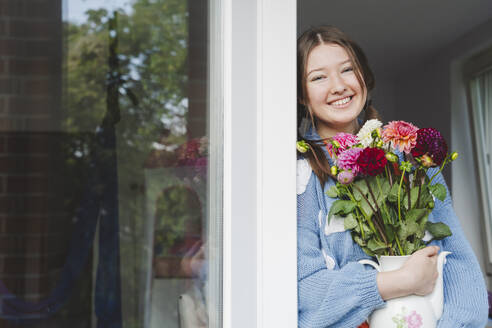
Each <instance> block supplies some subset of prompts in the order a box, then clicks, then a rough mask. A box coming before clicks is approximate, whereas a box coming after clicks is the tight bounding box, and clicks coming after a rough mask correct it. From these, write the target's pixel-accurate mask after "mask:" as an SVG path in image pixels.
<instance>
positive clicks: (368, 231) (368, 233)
mask: <svg viewBox="0 0 492 328" xmlns="http://www.w3.org/2000/svg"><path fill="white" fill-rule="evenodd" d="M362 229H363V230H364V234H365V235H366V240H368V239H369V237H371V236H372V235H373V232H372V230H371V228H369V226H368V225H367V223H362Z"/></svg>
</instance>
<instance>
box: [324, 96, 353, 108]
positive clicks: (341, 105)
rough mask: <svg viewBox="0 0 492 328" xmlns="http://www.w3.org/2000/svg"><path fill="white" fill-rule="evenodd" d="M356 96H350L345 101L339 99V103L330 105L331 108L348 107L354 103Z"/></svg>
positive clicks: (334, 102)
mask: <svg viewBox="0 0 492 328" xmlns="http://www.w3.org/2000/svg"><path fill="white" fill-rule="evenodd" d="M353 98H354V96H348V97H345V98H343V99H339V100H337V101H333V102H331V103H328V104H329V105H330V106H333V107H336V108H344V107H347V106H348V104H349V103H350V102H351V101H352V99H353Z"/></svg>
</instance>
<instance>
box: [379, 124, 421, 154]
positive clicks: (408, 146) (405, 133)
mask: <svg viewBox="0 0 492 328" xmlns="http://www.w3.org/2000/svg"><path fill="white" fill-rule="evenodd" d="M418 129H419V128H417V127H416V126H415V125H413V124H411V123H408V122H405V121H391V122H389V123H388V124H386V125H385V126H384V128H383V133H382V137H383V141H384V142H387V143H388V142H391V146H392V147H393V149H396V148H398V149H399V150H400V151H403V152H405V153H407V154H408V153H410V151H411V150H412V148H413V147H415V144H416V143H417V130H418Z"/></svg>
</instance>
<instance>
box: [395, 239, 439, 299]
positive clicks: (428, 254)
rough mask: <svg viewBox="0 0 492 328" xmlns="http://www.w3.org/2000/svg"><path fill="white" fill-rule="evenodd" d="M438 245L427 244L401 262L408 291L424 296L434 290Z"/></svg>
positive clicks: (436, 275)
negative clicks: (427, 245)
mask: <svg viewBox="0 0 492 328" xmlns="http://www.w3.org/2000/svg"><path fill="white" fill-rule="evenodd" d="M438 252H439V247H438V246H429V247H426V248H423V249H421V250H419V251H417V252H415V253H413V254H412V256H411V257H410V258H409V259H408V260H407V261H406V262H405V264H403V266H402V267H401V269H400V270H401V272H402V273H403V275H404V276H406V282H407V288H408V291H409V293H411V294H416V295H420V296H424V295H427V294H430V293H431V292H432V291H433V290H434V286H435V284H436V280H437V277H438V273H437V255H438Z"/></svg>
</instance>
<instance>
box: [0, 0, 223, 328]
mask: <svg viewBox="0 0 492 328" xmlns="http://www.w3.org/2000/svg"><path fill="white" fill-rule="evenodd" d="M213 3H214V4H215V3H217V1H214V2H213ZM209 6H210V4H209V2H208V1H207V0H196V1H195V0H194V1H186V0H153V1H147V0H108V1H100V0H65V1H62V0H36V1H30V0H7V1H4V2H3V3H2V5H1V11H0V13H1V14H0V31H1V32H0V42H1V45H0V75H1V76H0V83H1V91H0V113H1V117H0V229H1V231H0V245H1V251H0V252H1V254H0V263H1V265H0V292H1V293H2V295H1V296H2V307H1V311H0V327H7V326H8V327H10V325H9V322H10V323H12V322H15V323H18V324H20V325H19V326H27V325H29V326H30V327H31V326H33V327H74V328H75V327H109V326H111V327H125V328H134V327H146V328H147V327H151V328H152V327H162V323H163V322H165V323H166V327H176V328H177V327H181V328H186V327H208V326H210V327H220V326H221V311H222V284H221V281H222V274H221V273H222V233H221V227H222V205H221V204H222V203H221V201H222V200H221V197H222V170H221V165H220V163H221V158H220V156H222V152H219V151H217V149H220V148H221V146H222V143H223V141H222V140H221V139H220V138H221V131H222V126H223V121H222V119H221V112H222V107H221V106H211V105H210V104H211V100H210V96H209V94H210V93H212V92H214V93H215V94H217V93H220V92H221V89H219V91H217V90H216V89H215V88H214V87H213V86H211V83H210V80H211V76H212V75H213V76H215V75H217V73H216V72H215V71H213V70H211V65H210V57H209V52H210V49H211V44H210V43H209V41H208V40H209V39H210V38H209V21H210V20H213V19H217V17H216V16H215V15H216V14H215V12H214V11H213V10H210V11H209V8H210V7H209ZM209 12H210V16H209ZM214 40H215V39H214ZM212 46H214V47H215V46H216V45H215V44H214V45H212ZM219 68H220V67H219ZM214 69H215V68H214ZM212 120H213V127H214V130H213V131H211V129H210V126H211V125H212V123H211V121H212Z"/></svg>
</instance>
